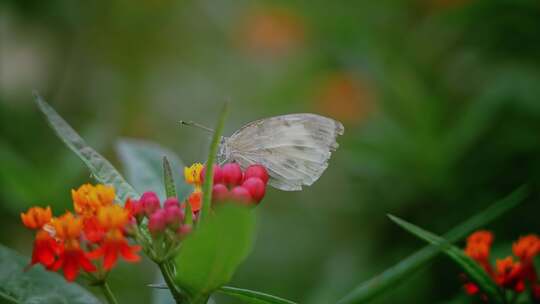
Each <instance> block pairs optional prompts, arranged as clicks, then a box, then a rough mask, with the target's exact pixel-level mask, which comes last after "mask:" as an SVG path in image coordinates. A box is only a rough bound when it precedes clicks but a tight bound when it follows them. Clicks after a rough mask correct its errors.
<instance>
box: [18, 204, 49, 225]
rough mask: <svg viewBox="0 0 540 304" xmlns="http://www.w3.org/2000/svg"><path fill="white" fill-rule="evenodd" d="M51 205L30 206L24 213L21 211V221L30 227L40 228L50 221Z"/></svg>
mask: <svg viewBox="0 0 540 304" xmlns="http://www.w3.org/2000/svg"><path fill="white" fill-rule="evenodd" d="M51 218H52V211H51V207H49V206H47V208H41V207H32V208H30V209H28V211H27V212H26V213H21V221H22V222H23V224H24V225H25V226H26V227H28V228H30V229H41V228H43V226H44V225H45V224H47V223H49V222H50V221H51Z"/></svg>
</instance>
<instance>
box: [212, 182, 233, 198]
mask: <svg viewBox="0 0 540 304" xmlns="http://www.w3.org/2000/svg"><path fill="white" fill-rule="evenodd" d="M228 197H229V189H227V187H226V186H225V185H223V184H216V185H214V187H213V188H212V201H214V202H222V201H224V200H226V199H227V198H228Z"/></svg>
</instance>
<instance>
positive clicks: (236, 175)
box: [222, 163, 243, 186]
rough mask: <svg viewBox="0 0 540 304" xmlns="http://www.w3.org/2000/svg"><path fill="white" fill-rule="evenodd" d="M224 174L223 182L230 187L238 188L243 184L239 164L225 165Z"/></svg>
mask: <svg viewBox="0 0 540 304" xmlns="http://www.w3.org/2000/svg"><path fill="white" fill-rule="evenodd" d="M222 172H223V182H224V183H225V184H227V185H228V186H237V185H240V183H241V182H242V178H243V176H242V169H241V168H240V166H239V165H238V164H237V163H230V164H225V165H224V166H223V168H222Z"/></svg>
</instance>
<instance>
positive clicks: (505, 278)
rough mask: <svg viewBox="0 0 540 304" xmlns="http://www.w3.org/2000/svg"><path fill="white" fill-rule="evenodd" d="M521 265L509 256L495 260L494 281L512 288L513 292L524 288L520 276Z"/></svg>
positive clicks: (521, 290)
mask: <svg viewBox="0 0 540 304" xmlns="http://www.w3.org/2000/svg"><path fill="white" fill-rule="evenodd" d="M522 270H523V268H522V265H521V263H519V262H516V261H514V259H513V258H512V257H511V256H509V257H506V258H504V259H501V260H497V261H496V274H495V282H496V283H497V284H498V285H499V286H502V287H505V288H510V289H513V290H514V291H515V292H518V293H519V292H523V290H525V282H524V278H523V276H522V273H523V272H522Z"/></svg>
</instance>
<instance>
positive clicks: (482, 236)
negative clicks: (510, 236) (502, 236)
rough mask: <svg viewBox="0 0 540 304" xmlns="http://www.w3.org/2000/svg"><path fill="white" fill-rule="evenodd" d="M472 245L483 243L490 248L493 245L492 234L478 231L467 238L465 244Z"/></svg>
mask: <svg viewBox="0 0 540 304" xmlns="http://www.w3.org/2000/svg"><path fill="white" fill-rule="evenodd" d="M472 243H484V244H487V245H488V246H491V244H492V243H493V233H491V231H487V230H478V231H476V232H474V233H473V234H471V235H470V236H469V237H468V238H467V244H472Z"/></svg>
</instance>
